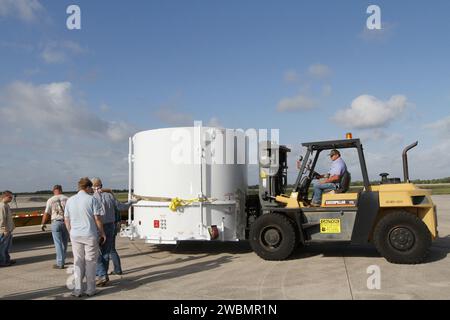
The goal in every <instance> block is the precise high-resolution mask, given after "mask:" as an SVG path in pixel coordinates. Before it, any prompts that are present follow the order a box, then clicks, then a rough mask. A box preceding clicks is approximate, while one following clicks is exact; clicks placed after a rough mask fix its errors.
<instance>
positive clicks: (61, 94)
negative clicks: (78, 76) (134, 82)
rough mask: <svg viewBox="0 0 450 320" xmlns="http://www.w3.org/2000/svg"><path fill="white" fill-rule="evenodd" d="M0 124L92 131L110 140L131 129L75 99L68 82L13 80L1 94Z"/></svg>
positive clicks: (63, 131)
mask: <svg viewBox="0 0 450 320" xmlns="http://www.w3.org/2000/svg"><path fill="white" fill-rule="evenodd" d="M0 116H1V119H0V124H2V123H4V122H7V123H9V124H13V125H16V126H18V127H22V128H27V127H28V128H35V129H40V130H45V131H47V132H53V133H60V134H76V135H95V136H96V137H98V138H107V139H109V140H111V141H119V140H124V139H125V138H127V137H128V135H129V134H130V132H131V131H132V129H131V126H129V125H127V124H125V123H122V122H109V121H106V120H103V119H101V118H99V117H98V116H97V115H95V114H94V113H92V112H90V111H89V110H88V108H87V107H86V106H84V104H83V103H81V102H79V101H76V100H75V99H74V97H73V94H72V85H71V83H70V82H55V83H50V84H42V85H34V84H32V83H25V82H15V83H13V84H11V85H9V86H8V87H7V88H6V89H4V90H3V92H2V94H1V97H0Z"/></svg>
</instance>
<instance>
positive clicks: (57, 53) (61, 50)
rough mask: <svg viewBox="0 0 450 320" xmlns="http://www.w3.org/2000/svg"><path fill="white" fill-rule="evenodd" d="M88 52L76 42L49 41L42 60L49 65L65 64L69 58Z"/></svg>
mask: <svg viewBox="0 0 450 320" xmlns="http://www.w3.org/2000/svg"><path fill="white" fill-rule="evenodd" d="M86 52H87V50H86V49H85V48H83V47H81V46H80V45H79V44H78V43H77V42H74V41H68V40H67V41H62V42H57V41H49V42H47V43H46V44H45V45H44V49H43V50H42V53H41V58H42V59H43V60H44V61H45V62H46V63H49V64H56V63H63V62H65V61H67V60H68V58H69V56H73V55H80V54H83V53H86Z"/></svg>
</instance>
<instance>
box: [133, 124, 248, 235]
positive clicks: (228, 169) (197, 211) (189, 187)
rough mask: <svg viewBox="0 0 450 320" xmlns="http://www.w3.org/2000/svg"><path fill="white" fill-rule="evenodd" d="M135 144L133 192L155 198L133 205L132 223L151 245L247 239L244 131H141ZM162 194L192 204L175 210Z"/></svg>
mask: <svg viewBox="0 0 450 320" xmlns="http://www.w3.org/2000/svg"><path fill="white" fill-rule="evenodd" d="M131 143H132V148H130V150H133V154H132V155H131V157H130V159H131V162H130V166H131V167H132V168H131V170H130V172H131V175H132V176H130V181H132V188H133V193H134V195H136V196H141V197H143V198H150V199H151V200H152V201H148V200H141V201H139V202H138V203H137V204H135V205H134V208H133V211H134V215H133V222H132V226H133V228H134V232H135V234H136V235H137V236H138V237H139V238H141V239H145V240H146V241H147V242H149V243H176V242H177V241H183V240H221V241H235V240H239V239H244V238H245V225H246V218H245V197H246V192H247V158H248V151H247V150H248V148H247V140H246V138H245V133H244V132H243V131H237V130H233V129H219V128H210V127H182V128H165V129H156V130H148V131H142V132H139V133H137V134H136V135H135V136H134V137H133V138H132V140H131ZM158 198H160V199H158ZM164 198H180V199H182V200H186V201H192V203H189V204H188V205H185V206H181V207H179V208H178V209H177V211H176V212H174V211H172V210H170V209H169V204H170V202H169V201H168V200H167V199H164ZM199 199H203V201H199ZM217 231H218V236H217V237H216V235H217Z"/></svg>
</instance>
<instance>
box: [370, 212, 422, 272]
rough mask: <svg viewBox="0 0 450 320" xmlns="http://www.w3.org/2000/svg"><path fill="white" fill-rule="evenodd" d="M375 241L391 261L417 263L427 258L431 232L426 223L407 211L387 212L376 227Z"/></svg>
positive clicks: (383, 254) (378, 248) (379, 250)
mask: <svg viewBox="0 0 450 320" xmlns="http://www.w3.org/2000/svg"><path fill="white" fill-rule="evenodd" d="M373 242H374V245H375V247H376V248H377V250H378V252H379V253H380V254H381V255H382V256H383V257H385V258H386V260H388V261H389V262H391V263H399V264H417V263H421V262H423V261H424V260H425V258H426V256H427V254H428V249H429V248H430V246H431V234H430V231H429V230H428V228H427V226H426V225H425V223H423V221H422V220H420V219H419V217H417V216H416V215H414V214H412V213H409V212H407V211H394V212H390V213H387V214H386V215H385V216H384V217H383V218H381V220H380V221H379V222H378V224H377V225H376V227H375V230H374V234H373Z"/></svg>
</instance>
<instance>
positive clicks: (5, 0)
mask: <svg viewBox="0 0 450 320" xmlns="http://www.w3.org/2000/svg"><path fill="white" fill-rule="evenodd" d="M43 12H44V7H43V6H42V5H41V3H40V2H39V1H38V0H0V17H9V16H13V17H17V18H19V19H20V20H22V21H25V22H34V21H36V20H38V18H39V16H40V15H41V14H42V13H43Z"/></svg>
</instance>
